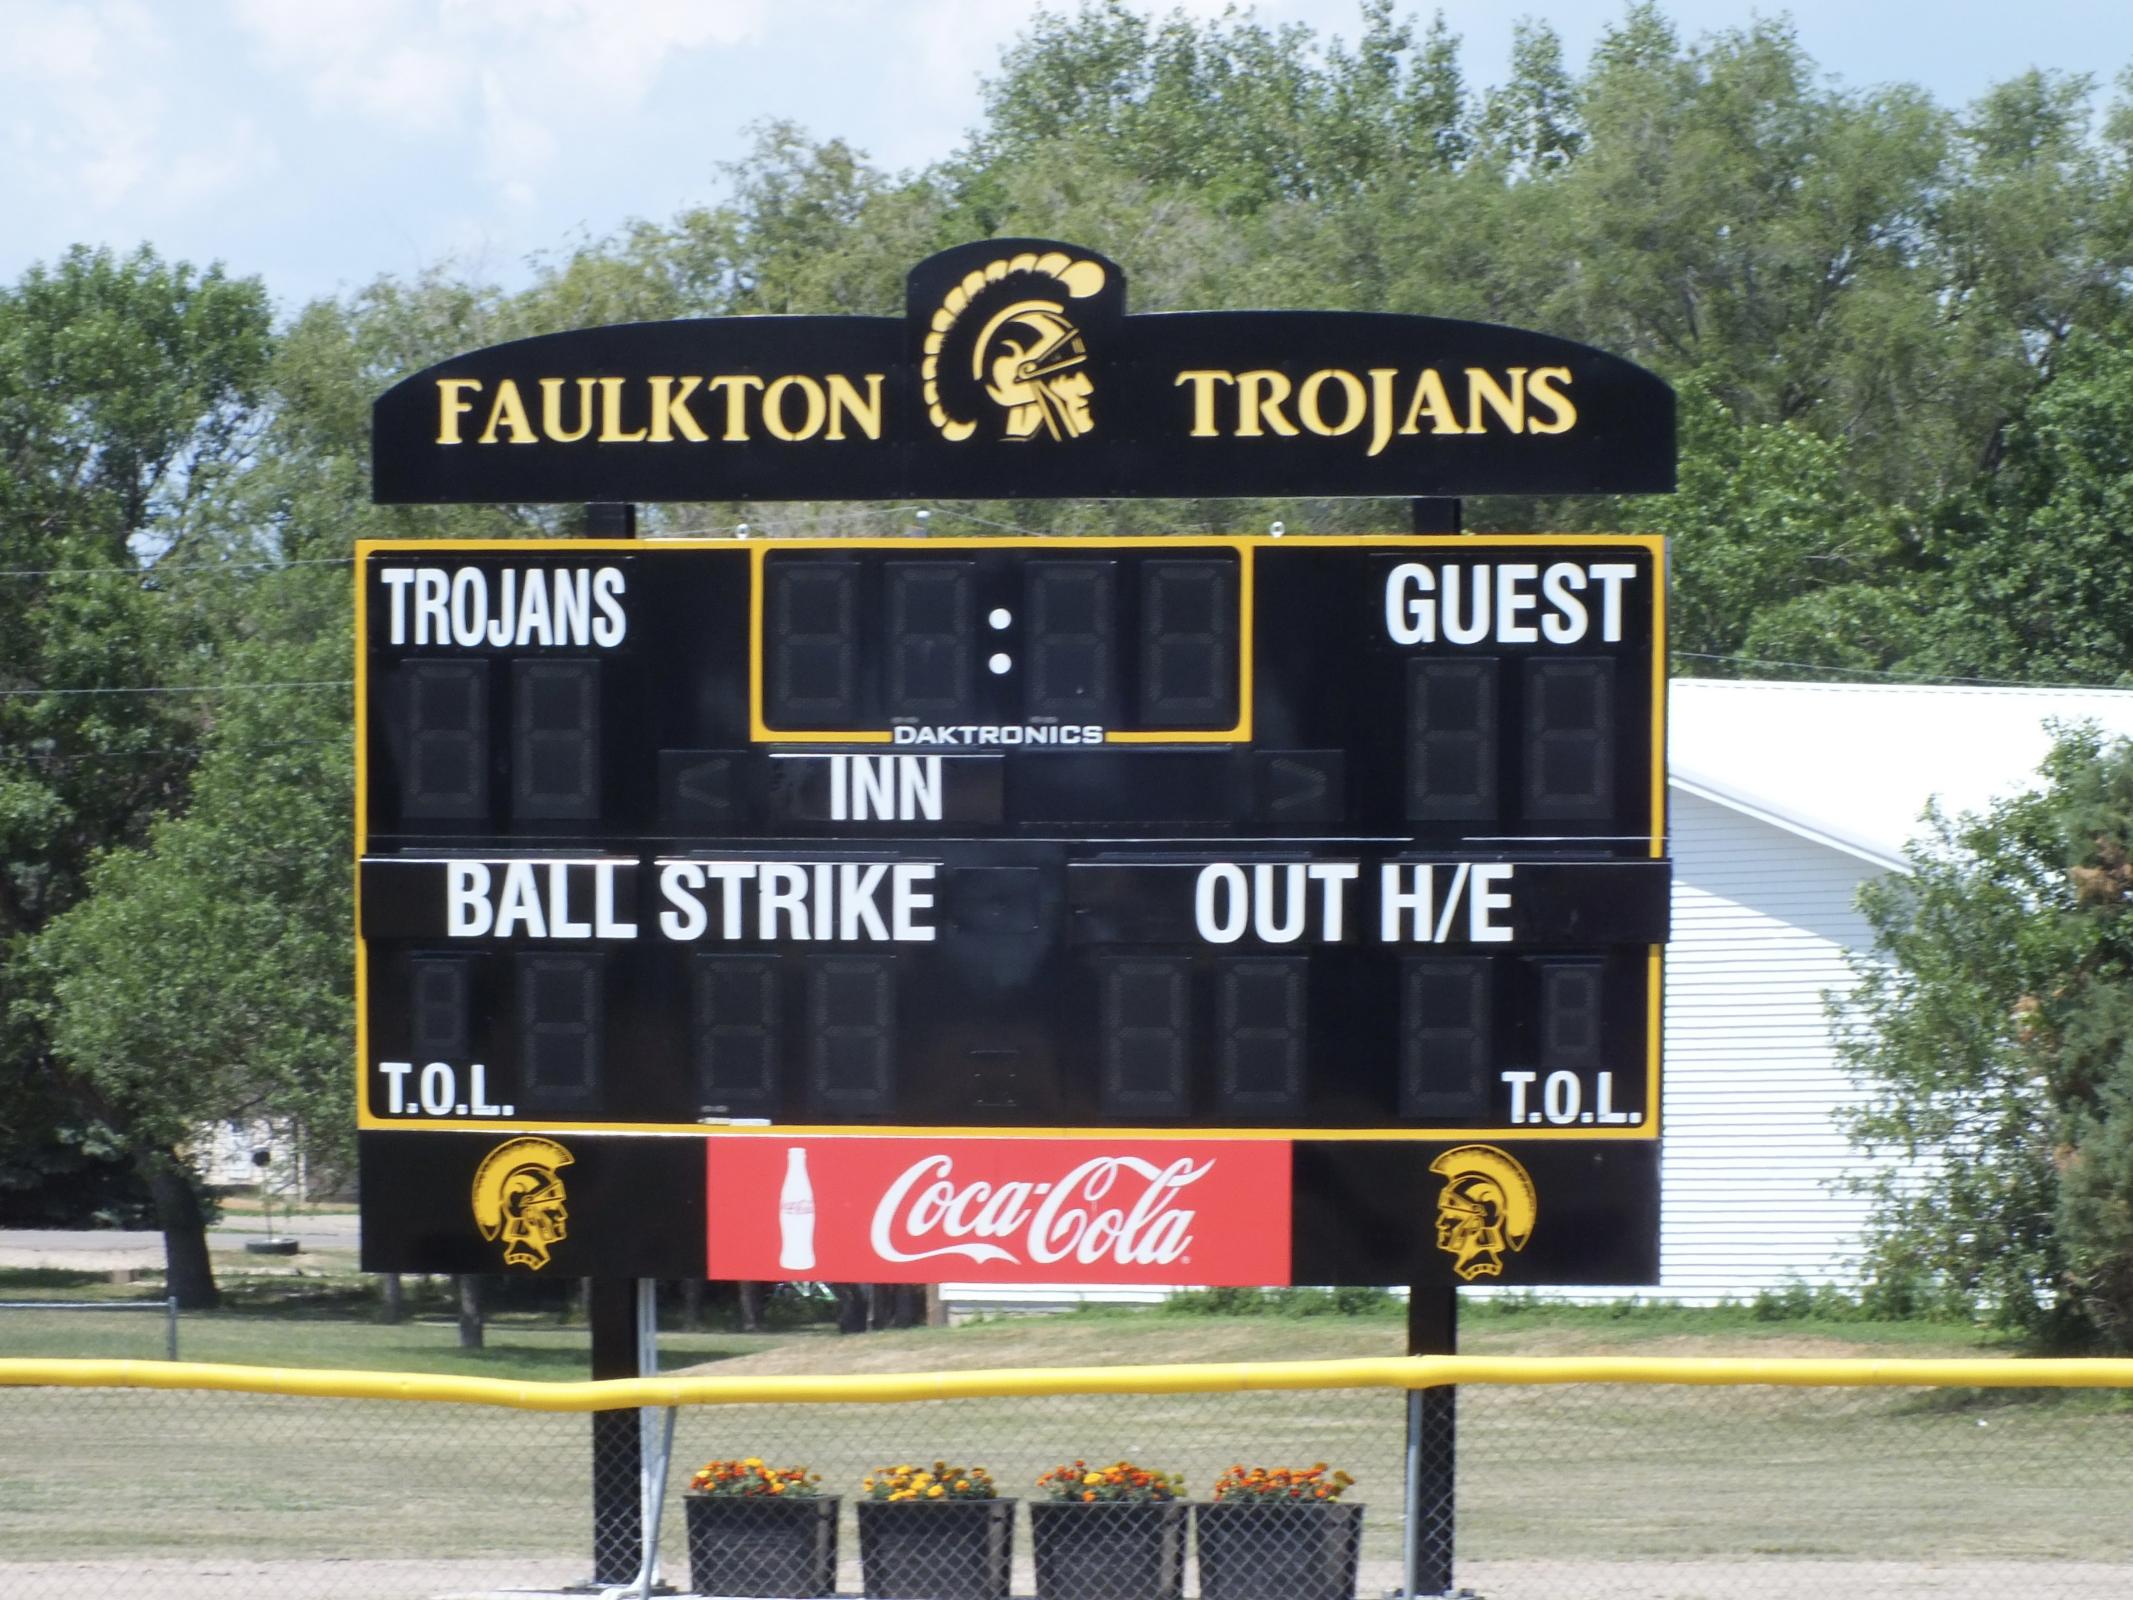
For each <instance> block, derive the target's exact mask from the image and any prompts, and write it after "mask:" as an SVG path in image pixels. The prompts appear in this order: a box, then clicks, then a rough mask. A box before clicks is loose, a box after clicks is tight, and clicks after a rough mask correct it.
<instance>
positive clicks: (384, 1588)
mask: <svg viewBox="0 0 2133 1600" xmlns="http://www.w3.org/2000/svg"><path fill="white" fill-rule="evenodd" d="M846 1565H847V1567H848V1568H849V1569H850V1570H848V1571H846V1572H845V1573H844V1574H843V1575H842V1581H841V1582H840V1584H839V1592H840V1593H842V1594H845V1595H856V1594H858V1593H859V1581H858V1580H859V1573H858V1569H857V1566H856V1565H855V1564H853V1563H849V1562H848V1563H846ZM667 1570H668V1572H669V1576H670V1581H671V1580H672V1579H675V1578H678V1577H679V1576H680V1574H679V1573H678V1572H676V1571H675V1570H674V1569H673V1568H672V1567H671V1566H670V1567H668V1569H667ZM584 1576H585V1574H584V1572H583V1571H582V1570H578V1569H577V1568H575V1567H573V1566H572V1565H571V1564H570V1563H569V1562H567V1561H556V1560H547V1561H524V1562H498V1561H494V1560H466V1561H371V1560H349V1561H257V1562H246V1561H190V1560H185V1561H180V1560H172V1561H140V1560H133V1561H16V1562H6V1563H0V1594H5V1595H8V1596H10V1597H19V1600H32V1597H38V1600H41V1597H43V1596H47V1595H49V1596H77V1595H78V1596H92V1595H93V1596H98V1597H102V1596H107V1595H123V1596H126V1597H127V1600H309V1597H313V1596H317V1597H320V1600H328V1597H330V1600H549V1597H554V1600H566V1597H567V1596H568V1595H569V1593H570V1590H569V1586H570V1585H572V1584H574V1583H577V1582H579V1581H580V1580H582V1579H583V1578H584ZM1399 1582H1400V1573H1399V1569H1398V1567H1397V1566H1395V1565H1392V1564H1390V1563H1384V1562H1368V1563H1365V1566H1364V1570H1363V1573H1362V1581H1361V1583H1360V1584H1359V1585H1358V1589H1359V1593H1360V1595H1361V1596H1362V1597H1364V1600H1378V1597H1379V1596H1388V1595H1390V1594H1392V1593H1393V1592H1394V1591H1396V1590H1397V1589H1398V1586H1399ZM1458 1584H1459V1591H1458V1592H1459V1593H1460V1594H1462V1595H1471V1596H1474V1597H1475V1600H1829V1597H1831V1596H1834V1595H1841V1596H1844V1597H1846V1600H1956V1597H1959V1596H1960V1597H1968V1600H1988V1597H1989V1600H2000V1597H2003V1596H2008V1595H2021V1596H2024V1597H2025V1600H2052V1597H2059V1596H2064V1597H2066V1600H2106V1597H2108V1600H2124V1597H2125V1596H2127V1595H2133V1567H2129V1566H2113V1565H2107V1564H2104V1563H2100V1562H2059V1561H2054V1562H2022V1561H1963V1562H1948V1563H1945V1564H1939V1563H1930V1562H1927V1563H1914V1562H1900V1561H1800V1560H1784V1559H1779V1558H1771V1559H1768V1560H1759V1561H1758V1560H1749V1561H1682V1562H1635V1561H1608V1562H1579V1561H1564V1562H1552V1561H1476V1562H1467V1563H1462V1564H1461V1565H1460V1567H1459V1569H1458ZM669 1592H671V1591H669ZM1015 1592H1016V1593H1017V1594H1018V1595H1028V1594H1030V1593H1031V1592H1032V1585H1031V1574H1030V1572H1029V1570H1028V1563H1027V1562H1026V1561H1024V1562H1021V1563H1018V1571H1017V1573H1016V1582H1015ZM575 1593H576V1595H577V1597H579V1600H582V1597H583V1596H584V1595H585V1593H586V1591H585V1590H584V1589H582V1588H580V1589H577V1590H576V1591H575Z"/></svg>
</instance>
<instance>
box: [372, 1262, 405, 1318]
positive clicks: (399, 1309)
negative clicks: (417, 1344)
mask: <svg viewBox="0 0 2133 1600" xmlns="http://www.w3.org/2000/svg"><path fill="white" fill-rule="evenodd" d="M378 1290H379V1294H380V1296H381V1298H382V1299H383V1301H384V1306H385V1309H384V1318H385V1320H386V1321H387V1322H405V1321H406V1320H407V1285H406V1284H404V1283H402V1282H401V1281H400V1274H399V1273H397V1272H386V1273H381V1274H379V1283H378Z"/></svg>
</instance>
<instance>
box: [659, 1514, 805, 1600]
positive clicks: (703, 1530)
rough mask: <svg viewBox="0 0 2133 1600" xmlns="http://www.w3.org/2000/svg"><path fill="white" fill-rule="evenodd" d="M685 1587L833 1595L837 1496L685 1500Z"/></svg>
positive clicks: (801, 1598)
mask: <svg viewBox="0 0 2133 1600" xmlns="http://www.w3.org/2000/svg"><path fill="white" fill-rule="evenodd" d="M683 1504H684V1505H685V1506H686V1508H687V1514H688V1519H689V1587H690V1588H691V1589H693V1590H695V1591H696V1592H697V1593H698V1594H712V1595H750V1596H759V1597H762V1600H812V1597H814V1596H816V1595H825V1594H834V1593H836V1590H837V1496H835V1495H833V1494H830V1495H816V1496H809V1497H805V1498H802V1497H797V1496H795V1497H792V1498H787V1497H785V1496H782V1495H777V1496H772V1495H734V1496H717V1495H691V1496H690V1497H689V1498H688V1499H687V1500H686V1501H684V1502H683Z"/></svg>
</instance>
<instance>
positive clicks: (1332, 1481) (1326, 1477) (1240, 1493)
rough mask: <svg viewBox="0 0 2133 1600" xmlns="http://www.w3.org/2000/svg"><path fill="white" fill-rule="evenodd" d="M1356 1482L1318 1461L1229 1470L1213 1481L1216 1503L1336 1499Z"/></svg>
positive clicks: (1242, 1467) (1345, 1474)
mask: <svg viewBox="0 0 2133 1600" xmlns="http://www.w3.org/2000/svg"><path fill="white" fill-rule="evenodd" d="M1354 1482H1355V1480H1354V1479H1353V1478H1351V1477H1349V1476H1348V1474H1347V1473H1345V1472H1331V1471H1328V1470H1327V1467H1326V1464H1325V1463H1324V1462H1323V1461H1321V1462H1319V1463H1318V1464H1317V1465H1316V1466H1310V1467H1244V1466H1235V1467H1231V1468H1230V1469H1229V1470H1228V1471H1226V1472H1224V1473H1223V1474H1222V1476H1221V1477H1219V1478H1217V1479H1216V1480H1215V1498H1216V1499H1217V1500H1338V1499H1339V1498H1340V1497H1341V1492H1342V1491H1343V1490H1344V1489H1346V1488H1348V1487H1349V1485H1351V1484H1353V1483H1354Z"/></svg>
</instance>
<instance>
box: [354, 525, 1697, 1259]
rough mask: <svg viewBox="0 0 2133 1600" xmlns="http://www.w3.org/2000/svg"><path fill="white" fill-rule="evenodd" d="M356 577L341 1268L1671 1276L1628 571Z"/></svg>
mask: <svg viewBox="0 0 2133 1600" xmlns="http://www.w3.org/2000/svg"><path fill="white" fill-rule="evenodd" d="M357 565H358V578H357V582H358V616H359V635H360V643H359V664H358V672H359V685H360V687H359V696H358V700H359V724H360V725H359V734H358V738H359V752H360V775H359V789H360V794H361V800H360V812H359V822H358V852H359V858H360V860H359V890H360V921H359V948H358V989H359V1007H360V1015H361V1022H360V1036H359V1042H358V1056H359V1059H358V1083H357V1106H358V1117H359V1124H360V1128H361V1134H360V1139H361V1142H362V1145H363V1162H364V1167H363V1204H364V1208H365V1222H366V1226H365V1229H364V1234H365V1240H366V1245H365V1264H366V1265H367V1266H371V1267H373V1268H378V1269H399V1270H444V1271H482V1270H495V1268H496V1267H497V1265H498V1264H499V1256H498V1252H499V1251H501V1252H502V1253H503V1255H502V1259H503V1260H504V1261H507V1262H509V1263H510V1264H512V1265H518V1266H526V1267H530V1268H534V1269H538V1268H541V1267H544V1266H547V1265H549V1264H550V1263H551V1262H554V1263H557V1264H558V1267H557V1270H560V1271H565V1272H570V1271H576V1272H588V1271H592V1270H598V1271H600V1272H603V1273H627V1274H632V1275H638V1276H662V1275H664V1276H673V1275H682V1274H695V1275H703V1274H708V1275H711V1276H822V1277H839V1276H848V1277H854V1278H861V1279H867V1280H874V1281H893V1280H899V1279H901V1280H905V1281H928V1280H933V1279H939V1278H951V1277H958V1276H971V1275H976V1274H978V1273H980V1272H981V1271H982V1272H984V1273H986V1274H989V1275H992V1276H995V1277H1015V1276H1028V1277H1030V1278H1031V1279H1032V1280H1033V1281H1035V1280H1044V1281H1057V1280H1059V1279H1062V1278H1069V1277H1074V1276H1077V1275H1078V1276H1080V1277H1083V1278H1088V1279H1092V1280H1095V1281H1109V1282H1116V1281H1128V1280H1132V1279H1135V1278H1139V1279H1143V1280H1145V1281H1151V1282H1166V1283H1183V1282H1206V1283H1221V1282H1245V1283H1275V1282H1291V1281H1293V1282H1319V1283H1333V1282H1392V1281H1412V1282H1428V1281H1443V1282H1461V1281H1473V1279H1475V1278H1477V1277H1485V1278H1489V1279H1501V1280H1502V1281H1516V1282H1526V1283H1573V1282H1587V1283H1605V1282H1623V1283H1636V1282H1647V1281H1650V1280H1651V1278H1652V1277H1653V1276H1654V1275H1655V1271H1656V1264H1657V1263H1656V1235H1657V1150H1658V1143H1657V1141H1658V1136H1659V1131H1660V1130H1659V1110H1660V1097H1659V1070H1660V1048H1659V1046H1660V1041H1659V995H1660V987H1659V980H1660V968H1661V947H1662V946H1663V943H1664V941H1665V938H1666V933H1667V912H1668V894H1669V868H1668V864H1667V862H1666V860H1665V856H1664V794H1665V789H1664V782H1665V774H1664V737H1663V692H1664V663H1665V651H1664V620H1663V609H1664V606H1663V588H1664V569H1663V554H1662V549H1661V546H1660V543H1659V541H1657V540H1655V539H1648V538H1642V537H1630V536H1576V537H1572V536H1560V537H1557V536H1527V537H1516V538H1512V537H1486V536H1481V537H1443V538H1435V537H1385V538H1372V539H1346V538H1287V539H1284V538H1279V537H1266V538H1222V539H1196V538H1141V539H1132V538H1123V539H1093V538H1090V539H1083V538H1071V539H1048V538H1013V539H984V540H961V539H925V538H913V539H888V540H874V539H852V540H834V541H760V540H759V541H746V540H719V541H712V542H698V541H690V542H684V541H666V540H660V541H647V542H626V541H615V542H605V541H590V540H587V541H571V542H567V543H564V542H552V543H550V542H514V543H510V544H484V543H473V542H432V543H408V542H374V543H366V544H363V545H362V546H360V547H359V558H358V564H357ZM1433 1217H1434V1219H1435V1226H1434V1229H1433V1228H1432V1226H1431V1221H1432V1218H1433ZM1181 1219H1183V1220H1181ZM373 1223H375V1224H376V1226H375V1227H373V1226H372V1224H373ZM373 1240H375V1242H373ZM573 1263H576V1264H575V1265H573ZM595 1263H596V1264H597V1268H595V1266H594V1264H595ZM810 1269H811V1270H810Z"/></svg>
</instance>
